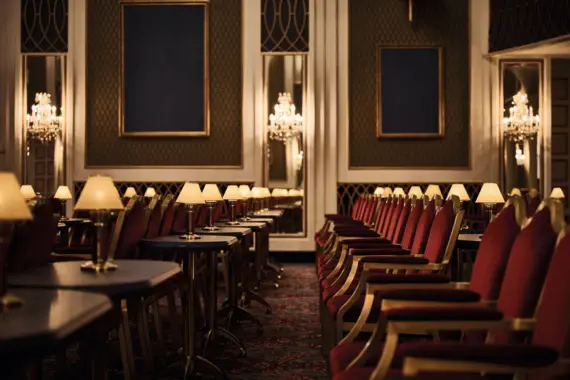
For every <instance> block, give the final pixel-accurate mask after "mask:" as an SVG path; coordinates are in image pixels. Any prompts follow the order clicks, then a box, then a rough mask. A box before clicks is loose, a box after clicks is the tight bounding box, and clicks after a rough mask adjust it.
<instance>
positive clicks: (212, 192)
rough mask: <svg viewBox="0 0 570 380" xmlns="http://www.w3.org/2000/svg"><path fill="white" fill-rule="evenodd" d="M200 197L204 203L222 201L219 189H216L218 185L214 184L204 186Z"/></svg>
mask: <svg viewBox="0 0 570 380" xmlns="http://www.w3.org/2000/svg"><path fill="white" fill-rule="evenodd" d="M202 196H203V197H204V200H205V201H206V202H219V201H221V200H222V194H220V189H218V185H216V184H214V183H209V184H207V185H206V186H204V189H203V190H202Z"/></svg>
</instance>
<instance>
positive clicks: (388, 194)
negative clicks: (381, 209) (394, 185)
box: [382, 187, 392, 198]
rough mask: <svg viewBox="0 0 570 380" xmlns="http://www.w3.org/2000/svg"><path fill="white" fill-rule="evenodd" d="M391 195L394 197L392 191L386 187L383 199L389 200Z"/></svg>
mask: <svg viewBox="0 0 570 380" xmlns="http://www.w3.org/2000/svg"><path fill="white" fill-rule="evenodd" d="M390 195H392V189H391V188H389V187H385V188H384V192H383V193H382V198H388V197H389V196H390Z"/></svg>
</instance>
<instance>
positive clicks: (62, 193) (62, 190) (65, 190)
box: [53, 186, 72, 220]
mask: <svg viewBox="0 0 570 380" xmlns="http://www.w3.org/2000/svg"><path fill="white" fill-rule="evenodd" d="M53 197H54V198H55V199H59V201H60V202H61V219H63V220H65V219H67V217H66V215H65V202H66V201H67V200H69V199H71V198H72V196H71V191H69V187H67V186H60V187H58V188H57V191H56V192H55V194H54V196H53Z"/></svg>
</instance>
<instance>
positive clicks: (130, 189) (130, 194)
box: [123, 186, 154, 198]
mask: <svg viewBox="0 0 570 380" xmlns="http://www.w3.org/2000/svg"><path fill="white" fill-rule="evenodd" d="M149 189H151V188H150V187H149ZM149 189H147V191H148V190H149ZM152 191H154V189H152ZM135 195H137V191H136V190H135V188H134V187H132V186H129V187H127V190H125V194H123V198H132V197H134V196H135ZM153 197H154V195H153Z"/></svg>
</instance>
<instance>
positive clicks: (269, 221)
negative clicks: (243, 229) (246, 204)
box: [245, 215, 275, 225]
mask: <svg viewBox="0 0 570 380" xmlns="http://www.w3.org/2000/svg"><path fill="white" fill-rule="evenodd" d="M250 218H251V220H248V221H245V223H248V222H256V223H265V224H269V225H272V224H273V223H275V218H271V217H267V216H261V215H250Z"/></svg>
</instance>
